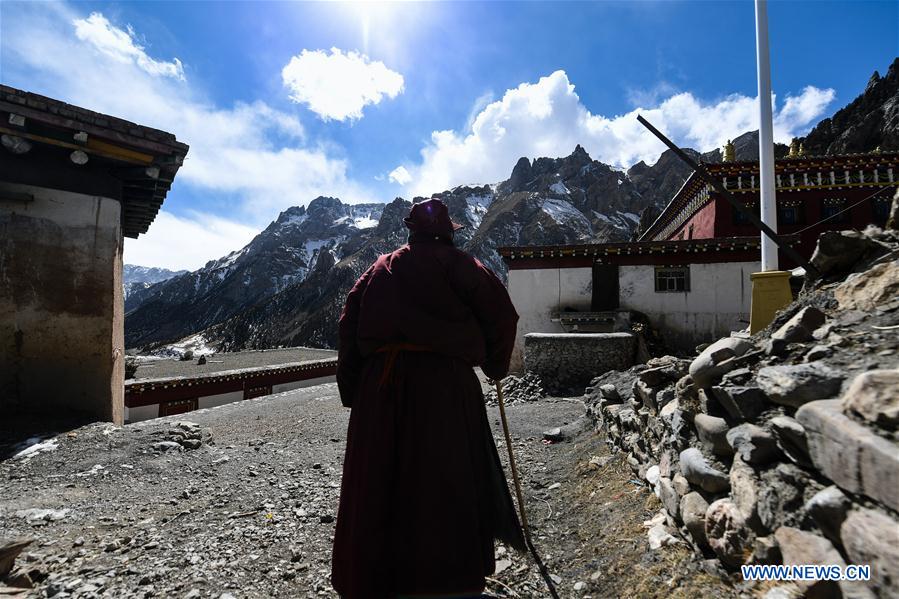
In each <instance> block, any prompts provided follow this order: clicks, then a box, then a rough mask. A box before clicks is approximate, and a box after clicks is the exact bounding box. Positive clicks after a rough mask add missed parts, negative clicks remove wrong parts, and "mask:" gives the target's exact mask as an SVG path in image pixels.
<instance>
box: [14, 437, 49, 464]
mask: <svg viewBox="0 0 899 599" xmlns="http://www.w3.org/2000/svg"><path fill="white" fill-rule="evenodd" d="M23 445H26V447H25V449H22V450H21V451H19V452H18V453H16V454H14V455H13V456H12V457H13V459H14V460H21V459H26V460H30V459H31V458H33V457H34V456H36V455H38V454H39V453H46V452H48V451H56V450H57V449H59V441H58V440H57V439H55V438H54V439H47V440H46V441H42V440H41V438H40V437H32V438H30V439H28V440H27V441H25V443H24V444H23Z"/></svg>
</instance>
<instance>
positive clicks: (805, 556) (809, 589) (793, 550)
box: [774, 526, 874, 599]
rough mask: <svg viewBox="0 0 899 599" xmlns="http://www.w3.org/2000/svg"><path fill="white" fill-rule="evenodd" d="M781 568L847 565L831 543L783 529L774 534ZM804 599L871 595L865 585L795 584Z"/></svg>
mask: <svg viewBox="0 0 899 599" xmlns="http://www.w3.org/2000/svg"><path fill="white" fill-rule="evenodd" d="M774 538H775V539H777V544H778V545H779V546H780V552H781V555H782V556H783V563H784V565H788V566H794V565H795V566H801V565H806V564H808V565H820V566H840V567H843V568H845V567H846V562H845V561H844V560H843V557H842V556H841V555H840V552H839V551H837V550H836V548H835V547H834V546H833V544H831V542H830V541H828V540H827V539H825V538H824V537H822V536H819V535H816V534H815V533H812V532H807V531H804V530H799V529H798V528H791V527H788V526H782V527H780V528H778V529H777V531H776V532H775V533H774ZM795 584H796V585H797V586H798V587H799V589H800V591H801V592H802V593H803V594H802V596H803V597H841V596H842V597H856V598H858V599H862V598H865V597H871V598H872V599H873V597H874V594H873V593H872V592H871V591H870V590H869V589H866V588H865V586H864V583H860V582H850V581H841V582H839V583H837V582H834V581H831V580H811V581H806V580H803V581H795Z"/></svg>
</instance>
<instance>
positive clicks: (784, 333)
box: [766, 306, 825, 354]
mask: <svg viewBox="0 0 899 599" xmlns="http://www.w3.org/2000/svg"><path fill="white" fill-rule="evenodd" d="M824 320H825V319H824V312H822V311H821V310H819V309H818V308H815V307H814V306H806V307H805V308H802V309H801V310H799V312H797V313H796V314H795V315H794V316H793V317H792V318H791V319H790V320H788V321H787V322H786V324H784V325H783V326H782V327H780V328H779V329H777V330H776V331H775V332H774V333H772V334H771V337H770V338H769V343H768V346H767V348H766V353H768V354H780V353H783V351H784V350H785V349H786V347H787V345H788V344H790V343H799V342H802V341H811V340H812V339H813V337H812V333H813V332H814V331H815V329H817V328H818V327H820V326H821V325H822V324H824Z"/></svg>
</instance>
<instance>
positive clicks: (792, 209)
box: [777, 200, 802, 225]
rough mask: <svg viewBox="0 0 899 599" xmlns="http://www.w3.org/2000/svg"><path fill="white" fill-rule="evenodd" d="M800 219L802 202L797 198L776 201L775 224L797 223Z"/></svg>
mask: <svg viewBox="0 0 899 599" xmlns="http://www.w3.org/2000/svg"><path fill="white" fill-rule="evenodd" d="M801 220H802V204H801V202H800V201H798V200H786V201H781V202H778V203H777V224H779V225H798V224H799V223H800V222H801Z"/></svg>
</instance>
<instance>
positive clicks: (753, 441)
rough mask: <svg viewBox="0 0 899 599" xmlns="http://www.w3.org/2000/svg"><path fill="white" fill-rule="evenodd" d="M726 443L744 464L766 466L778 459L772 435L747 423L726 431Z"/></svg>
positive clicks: (775, 443) (775, 442) (778, 454)
mask: <svg viewBox="0 0 899 599" xmlns="http://www.w3.org/2000/svg"><path fill="white" fill-rule="evenodd" d="M727 443H728V445H729V446H730V447H731V448H732V450H733V452H734V453H735V454H737V455H738V456H740V458H742V459H743V461H744V462H748V463H750V464H767V463H769V462H773V461H774V460H776V459H777V458H779V457H780V455H781V454H780V449H778V447H777V441H775V440H774V435H772V434H771V433H769V432H768V431H766V430H765V429H763V428H762V427H760V426H756V425H754V424H750V423H748V422H746V423H743V424H741V425H739V426H735V427H734V428H732V429H730V430H729V431H727Z"/></svg>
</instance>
